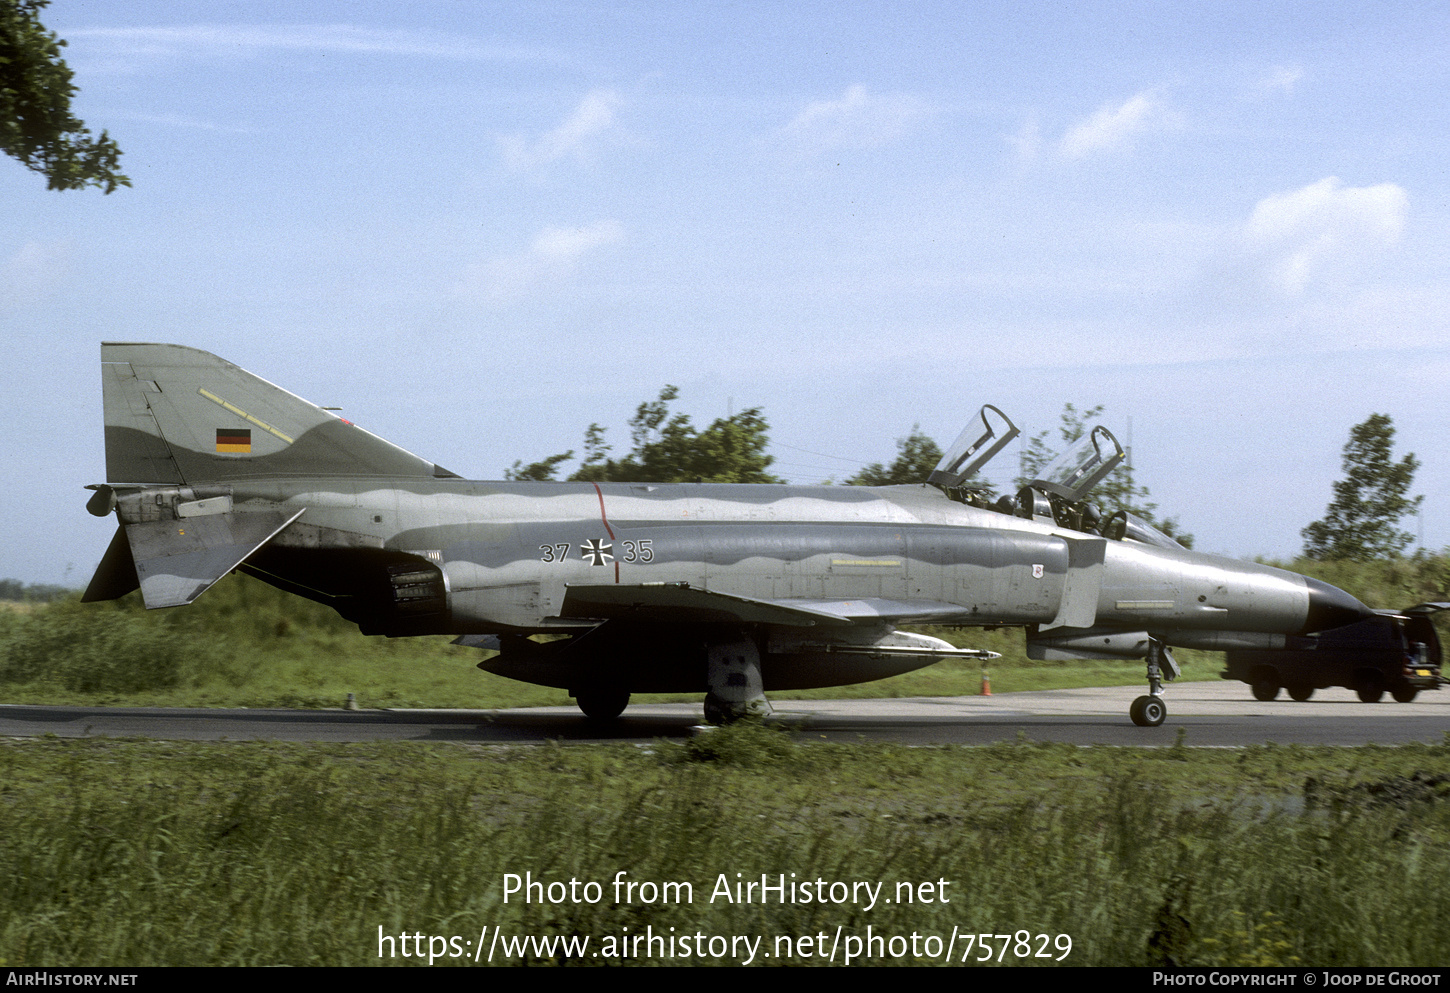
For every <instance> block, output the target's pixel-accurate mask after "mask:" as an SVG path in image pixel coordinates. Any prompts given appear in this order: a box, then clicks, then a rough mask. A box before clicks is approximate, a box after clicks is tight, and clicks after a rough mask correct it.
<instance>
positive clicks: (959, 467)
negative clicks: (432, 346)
mask: <svg viewBox="0 0 1450 993" xmlns="http://www.w3.org/2000/svg"><path fill="white" fill-rule="evenodd" d="M101 363H102V374H103V378H104V396H105V414H106V483H104V484H97V485H94V486H93V487H91V488H92V489H94V490H95V494H94V496H92V498H91V499H90V501H89V503H88V504H87V508H88V509H89V510H90V512H91V513H93V514H95V515H97V516H106V515H108V514H109V513H110V512H111V511H112V510H114V511H115V512H116V515H117V517H118V518H119V520H120V525H121V526H120V528H119V530H118V531H117V533H116V536H115V538H114V539H113V540H112V542H111V545H110V548H109V549H108V550H107V552H106V555H105V557H104V559H103V560H102V562H101V565H100V568H99V569H98V570H97V571H96V575H95V577H94V578H93V579H92V580H91V583H90V586H89V587H88V588H87V590H86V593H85V599H86V600H88V601H93V600H105V599H113V598H115V597H119V596H123V595H124V594H126V593H128V592H130V591H131V590H134V589H136V588H137V587H138V586H139V587H140V590H141V595H142V597H143V598H144V599H145V602H146V606H147V607H150V608H155V607H175V606H181V605H183V604H189V603H191V602H192V601H193V600H195V599H196V598H197V597H199V596H200V595H201V594H202V593H204V592H205V591H206V590H207V589H208V588H209V587H210V586H211V585H212V584H213V583H215V582H216V581H217V580H218V579H220V578H221V577H222V576H224V575H226V574H227V573H229V572H231V571H233V570H240V571H242V572H245V573H247V574H249V575H252V576H255V577H257V578H259V579H262V580H264V581H266V582H268V583H271V584H273V585H274V586H277V587H280V588H281V589H283V590H287V591H289V592H292V593H295V594H298V595H299V596H304V597H307V598H308V599H311V600H316V601H318V602H320V603H325V604H327V605H329V606H331V607H333V608H334V609H335V610H336V611H337V612H338V613H339V614H341V615H342V616H343V617H346V618H347V619H348V620H351V621H353V622H355V623H356V624H357V625H358V627H359V628H361V629H362V631H363V632H364V633H367V634H381V635H389V636H400V635H425V634H453V635H459V636H460V637H459V639H458V640H459V642H460V643H462V644H467V645H473V646H477V647H480V648H492V649H497V651H498V654H497V655H493V656H490V657H488V658H487V659H486V660H485V661H484V662H481V663H480V668H483V669H486V670H489V671H491V672H495V673H498V674H500V675H503V676H508V677H510V678H513V679H520V680H524V681H526V682H531V683H538V684H541V685H544V686H557V687H562V688H564V689H567V690H568V691H569V692H570V693H571V694H572V695H573V696H574V698H575V699H576V700H577V701H578V703H579V706H580V708H581V709H582V710H583V711H584V713H585V714H587V715H589V716H591V717H599V718H609V717H615V716H617V715H618V714H619V713H620V712H621V711H623V710H624V708H625V706H626V705H627V704H628V702H629V697H630V694H631V693H644V692H704V693H705V694H706V696H705V711H706V716H707V718H709V719H711V720H715V721H719V720H728V719H730V718H731V717H735V716H741V715H745V714H758V713H767V712H768V711H769V704H768V703H767V702H766V698H765V695H764V694H765V692H766V691H769V690H777V689H780V690H784V689H805V688H811V687H820V686H835V685H843V684H847V683H856V682H864V681H867V680H873V679H880V678H883V677H885V676H891V675H895V674H897V673H901V672H907V671H910V670H912V669H917V668H920V667H922V666H926V665H930V664H931V663H933V662H936V661H938V660H940V659H943V658H948V657H952V656H958V657H960V656H963V655H965V656H974V655H975V656H978V657H981V656H987V655H990V653H985V652H977V651H973V650H970V649H966V650H963V649H956V648H953V647H952V646H951V645H950V644H948V643H947V642H945V641H943V640H941V639H938V638H933V637H929V636H926V635H922V634H915V633H910V632H906V631H900V630H898V629H897V626H898V625H901V624H942V625H961V626H969V627H1001V626H1012V627H1022V628H1025V629H1026V636H1027V651H1028V654H1029V656H1031V657H1032V658H1037V659H1058V658H1145V659H1146V660H1147V667H1148V672H1147V678H1148V683H1149V693H1148V694H1147V695H1146V696H1141V697H1139V698H1138V699H1137V700H1136V701H1134V703H1133V705H1132V708H1131V715H1132V718H1133V720H1134V722H1135V723H1137V724H1140V725H1146V726H1152V725H1157V724H1161V723H1162V722H1163V719H1164V717H1165V716H1166V714H1167V709H1166V707H1165V706H1164V703H1163V697H1162V681H1163V680H1164V679H1172V678H1173V677H1174V676H1176V675H1177V674H1178V669H1177V666H1176V665H1175V664H1174V661H1173V657H1172V654H1171V652H1170V647H1172V646H1182V647H1189V648H1203V649H1215V650H1223V649H1260V648H1276V647H1282V646H1283V645H1284V644H1285V640H1286V638H1287V637H1290V636H1296V635H1304V634H1309V633H1312V632H1316V631H1321V630H1326V629H1330V628H1334V627H1338V626H1340V625H1344V624H1348V623H1353V622H1355V621H1359V620H1361V619H1364V618H1367V617H1370V616H1372V612H1371V611H1370V610H1369V609H1368V608H1367V607H1365V605H1364V604H1362V603H1360V602H1359V601H1358V600H1356V599H1354V598H1353V597H1351V596H1349V595H1348V594H1347V593H1344V592H1343V591H1341V590H1339V589H1336V588H1335V587H1333V586H1329V585H1327V584H1325V583H1322V582H1319V581H1317V580H1313V579H1307V578H1305V577H1302V576H1298V575H1295V574H1294V573H1291V572H1285V571H1283V570H1280V569H1272V568H1269V567H1267V566H1262V565H1255V564H1252V563H1246V562H1239V561H1235V560H1233V559H1227V558H1220V557H1216V556H1212V555H1203V554H1200V553H1197V552H1192V551H1189V550H1188V549H1186V548H1183V547H1182V546H1181V545H1179V544H1177V543H1176V542H1174V541H1173V540H1172V539H1171V538H1168V537H1167V536H1165V535H1163V534H1161V533H1159V532H1158V531H1156V530H1154V529H1153V528H1152V527H1150V526H1148V525H1147V524H1146V523H1145V522H1143V521H1140V520H1137V519H1135V518H1133V517H1131V516H1127V515H1125V514H1122V513H1119V514H1117V515H1115V516H1113V517H1110V518H1107V519H1101V518H1100V517H1099V515H1098V513H1097V512H1096V510H1095V508H1094V507H1093V506H1092V505H1091V504H1090V503H1088V502H1087V499H1086V497H1087V493H1088V491H1089V490H1090V489H1091V488H1092V487H1093V486H1094V485H1095V484H1096V483H1097V482H1099V481H1100V480H1101V479H1102V478H1103V477H1104V476H1106V475H1107V473H1109V472H1111V471H1112V469H1113V468H1114V467H1115V466H1116V465H1117V464H1118V463H1119V462H1120V461H1122V458H1123V453H1122V450H1121V449H1120V448H1119V446H1118V443H1117V441H1116V440H1115V439H1114V438H1113V436H1112V435H1111V434H1110V433H1109V432H1108V431H1107V430H1106V429H1104V428H1101V427H1099V428H1096V429H1095V430H1093V431H1092V432H1091V433H1090V434H1089V435H1087V436H1086V437H1084V438H1083V439H1082V441H1081V443H1080V444H1079V445H1078V446H1076V447H1074V448H1072V449H1070V450H1069V451H1068V452H1066V453H1065V454H1064V455H1063V457H1062V458H1061V459H1059V460H1058V461H1057V462H1056V463H1055V464H1054V465H1053V466H1051V467H1049V468H1048V469H1047V470H1046V471H1044V473H1043V477H1042V478H1041V479H1038V480H1034V481H1033V482H1032V484H1031V485H1030V486H1027V487H1024V488H1023V489H1022V490H1021V492H1020V493H1019V494H1018V496H1017V498H1016V500H1015V501H1013V500H1011V499H1007V498H1004V499H1003V500H1001V501H999V502H998V503H996V504H993V505H988V504H987V503H986V501H985V498H982V497H979V496H977V495H976V494H975V493H974V492H973V491H972V490H971V489H970V488H969V487H968V483H969V482H970V480H971V477H972V475H973V474H974V473H975V472H976V471H977V470H978V469H980V468H981V467H982V466H983V465H985V464H986V462H987V460H988V459H990V458H991V457H992V456H993V455H995V454H996V453H997V452H999V451H1000V450H1001V449H1002V448H1003V447H1004V446H1005V445H1006V444H1007V443H1008V442H1009V441H1011V440H1012V438H1013V437H1014V436H1015V435H1016V434H1017V428H1016V427H1015V426H1013V425H1012V423H1011V422H1010V421H1009V420H1008V419H1007V418H1006V416H1005V415H1004V414H1002V413H1001V412H1000V411H999V410H997V409H996V408H995V407H991V406H988V407H983V408H982V410H981V412H980V414H979V415H978V419H974V420H973V422H972V424H971V425H969V427H968V428H967V430H966V431H964V432H963V434H962V436H961V437H960V438H959V439H958V440H957V441H956V443H955V444H954V445H953V446H952V448H951V450H950V451H948V452H947V454H946V456H945V457H944V458H943V459H942V462H941V464H940V465H939V466H938V467H937V469H936V471H935V472H933V473H932V475H931V478H930V481H929V483H928V484H923V485H914V486H886V487H858V486H773V485H725V484H704V483H695V484H690V483H683V484H660V485H656V484H630V483H534V482H472V481H469V480H465V479H462V478H460V477H459V476H457V475H455V474H454V473H451V472H449V471H447V470H446V469H443V468H442V467H440V466H437V465H435V464H433V463H432V462H429V461H427V460H425V459H421V458H419V457H417V456H416V455H412V454H410V453H408V452H406V451H403V450H402V449H400V448H398V447H396V446H394V445H391V444H389V443H388V442H386V441H383V440H382V439H381V438H378V437H376V436H375V435H372V434H370V433H368V432H367V431H364V430H363V429H362V428H360V427H357V426H356V425H354V424H352V423H350V422H348V421H346V420H344V419H343V418H341V417H339V416H337V415H336V414H333V413H331V412H329V411H327V410H323V409H322V408H319V407H316V406H313V405H312V404H310V403H308V402H306V401H305V400H302V399H300V398H298V397H296V396H293V395H292V394H291V393H288V392H286V391H285V390H282V389H279V388H278V387H276V386H273V385H272V384H271V383H268V382H265V381H264V380H262V379H259V378H257V377H256V376H253V375H251V374H250V373H247V372H244V371H243V370H242V369H240V368H238V367H237V366H234V365H232V364H231V363H229V362H225V361H223V360H221V359H219V358H217V357H216V356H214V355H210V354H208V353H206V352H202V351H198V350H196V349H192V348H184V347H182V346H180V345H153V344H106V345H102V346H101ZM978 420H979V421H980V424H979V423H978ZM538 634H552V635H561V636H563V637H559V638H555V639H552V640H548V641H544V642H540V641H535V640H533V639H531V638H530V637H529V636H530V635H538Z"/></svg>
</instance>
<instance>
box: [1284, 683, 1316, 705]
mask: <svg viewBox="0 0 1450 993" xmlns="http://www.w3.org/2000/svg"><path fill="white" fill-rule="evenodd" d="M1313 695H1314V687H1312V686H1305V685H1303V684H1302V683H1301V684H1295V685H1291V686H1290V687H1289V697H1290V698H1291V699H1294V700H1298V701H1299V702H1300V703H1303V702H1304V701H1305V700H1308V699H1309V698H1310V697H1311V696H1313Z"/></svg>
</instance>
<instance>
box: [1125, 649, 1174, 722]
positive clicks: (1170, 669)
mask: <svg viewBox="0 0 1450 993" xmlns="http://www.w3.org/2000/svg"><path fill="white" fill-rule="evenodd" d="M1165 671H1166V675H1165ZM1182 674H1183V671H1182V670H1181V669H1179V668H1178V663H1177V662H1175V661H1174V660H1173V653H1172V652H1171V651H1169V650H1168V646H1167V645H1165V644H1163V642H1161V641H1159V640H1158V639H1157V638H1153V639H1152V640H1151V641H1150V642H1149V646H1148V695H1147V696H1140V697H1138V699H1136V700H1134V701H1133V705H1132V706H1131V707H1129V708H1128V716H1129V717H1131V718H1132V719H1133V723H1134V724H1136V725H1138V726H1139V727H1142V728H1155V727H1157V726H1158V725H1160V724H1162V723H1163V721H1164V719H1165V718H1167V716H1168V705H1167V704H1165V703H1164V702H1163V680H1164V679H1167V680H1168V681H1169V682H1172V681H1173V680H1175V679H1177V678H1178V677H1179V676H1181V675H1182Z"/></svg>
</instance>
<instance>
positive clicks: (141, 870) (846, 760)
mask: <svg viewBox="0 0 1450 993" xmlns="http://www.w3.org/2000/svg"><path fill="white" fill-rule="evenodd" d="M1446 760H1447V753H1446V749H1445V748H1443V747H1441V748H1427V747H1412V748H1404V749H1372V750H1357V751H1356V750H1342V749H1340V750H1336V749H1286V748H1279V749H1275V748H1258V749H1249V750H1246V751H1243V752H1239V753H1225V752H1220V751H1216V750H1213V751H1204V750H1197V749H1188V748H1181V747H1180V748H1178V749H1176V750H1175V749H1161V750H1157V751H1156V752H1154V753H1151V754H1144V753H1134V752H1129V751H1125V750H1120V749H1102V748H1097V749H1074V748H1067V747H1063V746H1050V745H1048V746H1041V745H1025V744H1015V745H1014V744H1007V745H1001V746H993V747H989V748H983V749H907V748H900V747H892V746H880V747H877V746H851V747H843V746H830V745H811V746H805V745H801V744H798V743H796V742H794V741H791V740H789V739H788V738H786V737H785V736H784V735H783V734H782V733H781V732H777V731H773V730H770V729H764V728H759V727H753V726H749V725H746V726H739V727H734V728H730V729H726V730H723V731H719V732H714V733H712V734H711V735H708V736H706V737H705V738H703V739H698V740H696V741H694V742H691V743H689V744H686V745H673V744H668V743H656V744H654V745H652V746H650V747H649V748H646V749H640V748H634V747H629V746H617V747H615V746H611V747H606V748H589V749H584V748H578V749H570V748H563V747H559V746H546V747H543V748H513V749H511V748H481V747H465V746H432V747H430V746H420V745H415V744H408V743H395V744H386V745H368V746H293V745H263V744H240V743H234V744H188V745H161V744H145V743H115V742H111V743H106V742H94V741H65V742H63V741H50V742H37V743H32V744H16V743H9V744H3V745H0V773H3V782H4V783H5V784H6V786H5V787H4V789H3V792H0V801H3V802H0V860H3V864H4V865H5V866H6V867H7V871H6V872H5V873H3V874H0V959H3V960H4V962H5V964H7V965H24V964H52V965H74V964H108V965H199V964H208V965H210V964H294V965H333V964H351V965H362V964H377V963H378V962H379V958H378V946H377V936H378V933H379V932H378V929H379V928H380V927H381V928H382V931H383V933H385V934H391V935H398V934H400V933H404V932H406V933H409V934H412V933H422V934H425V935H429V934H437V935H458V936H462V937H463V938H466V939H472V938H474V937H475V936H477V935H478V934H479V932H480V930H481V929H482V928H483V927H484V926H488V927H503V928H504V929H505V931H507V932H508V933H511V934H552V935H580V936H583V935H588V936H590V937H591V939H592V941H593V942H594V944H593V945H592V946H591V947H593V948H595V949H598V948H599V947H600V945H599V944H598V943H599V942H600V941H602V940H604V939H605V938H606V937H608V936H611V935H612V936H615V937H616V938H617V937H618V936H620V935H623V934H625V933H626V932H625V929H626V928H628V929H629V931H628V933H629V934H639V933H641V931H643V930H645V929H647V928H653V929H654V931H655V932H656V933H670V932H669V929H670V928H675V929H676V931H675V932H673V933H675V934H685V933H691V934H693V933H696V932H703V933H704V934H706V935H711V934H721V935H762V936H764V937H765V939H766V945H765V947H766V948H769V947H771V943H772V942H773V940H774V938H775V937H776V936H780V935H790V936H801V935H807V934H811V935H814V934H820V933H827V934H834V933H835V931H836V929H837V927H838V926H839V927H841V928H844V929H845V933H846V934H855V935H862V934H864V933H865V929H866V927H867V926H868V925H869V926H871V927H872V928H873V929H874V930H875V932H876V933H877V934H882V933H885V934H902V935H907V934H910V933H911V932H913V931H915V932H917V933H919V934H922V935H927V934H934V935H938V936H942V937H945V936H946V935H948V934H950V933H951V931H952V929H953V928H957V929H958V930H959V931H960V932H961V933H969V932H970V933H984V932H990V933H992V934H1000V933H1007V932H1015V931H1017V930H1022V929H1025V930H1028V931H1030V932H1032V933H1033V934H1034V935H1035V934H1039V933H1042V934H1049V935H1058V934H1067V935H1070V936H1071V938H1072V942H1073V946H1072V947H1073V950H1072V952H1071V954H1070V956H1069V957H1068V958H1067V960H1066V961H1067V964H1073V965H1100V964H1107V965H1149V964H1155V963H1164V962H1176V963H1179V964H1223V965H1227V964H1247V963H1264V964H1314V965H1414V964H1420V965H1431V964H1443V962H1445V961H1446V960H1447V958H1450V928H1447V925H1450V898H1447V897H1446V895H1445V893H1444V887H1443V881H1444V879H1445V878H1447V874H1450V848H1447V846H1446V841H1447V840H1450V823H1447V806H1446V804H1445V803H1444V800H1445V796H1444V795H1443V793H1444V786H1443V782H1444V780H1443V778H1440V779H1437V776H1440V775H1441V774H1440V773H1438V772H1435V771H1434V770H1444V769H1445V767H1446ZM1346 770H1349V771H1346ZM1386 784H1392V785H1394V786H1395V788H1394V789H1388V790H1387V789H1386V788H1385V787H1386ZM1407 784H1410V785H1407ZM621 871H623V872H625V873H626V874H627V875H626V876H625V877H624V878H626V879H628V880H633V881H637V882H644V881H653V882H656V883H663V882H667V881H673V882H688V883H690V884H692V886H693V897H694V899H693V901H692V902H689V903H666V902H663V901H655V902H649V901H645V900H643V899H640V897H639V895H638V894H637V895H636V897H635V898H634V899H632V900H629V899H626V900H620V901H616V900H615V899H614V894H613V891H612V889H611V887H610V881H611V880H613V879H614V878H615V875H616V874H617V873H619V872H621ZM506 873H516V874H519V875H523V874H524V873H531V874H532V878H533V879H535V880H543V881H545V882H551V881H561V882H567V881H568V880H570V879H571V878H572V879H578V880H580V881H581V882H584V881H595V882H598V883H600V884H601V885H602V887H603V890H604V898H603V899H602V900H600V901H599V902H597V903H590V902H585V901H577V902H576V901H571V900H567V899H566V900H563V901H562V902H557V903H555V902H547V901H544V902H540V901H534V902H531V903H523V902H520V898H519V896H518V895H515V896H514V897H513V898H512V899H511V900H510V901H509V902H507V903H505V902H504V897H503V883H504V878H503V877H504V874H506ZM737 873H739V874H740V876H739V877H738V878H739V879H742V880H752V879H754V880H758V879H759V878H760V876H761V874H767V875H768V876H769V877H770V878H771V879H772V880H775V879H776V878H778V876H779V875H780V874H785V875H786V877H787V879H789V878H790V876H789V874H790V873H796V877H795V878H796V879H799V880H803V881H804V880H814V879H817V878H820V879H824V880H826V881H828V882H829V881H837V880H839V881H846V882H853V881H866V882H871V883H873V884H874V883H884V888H883V890H882V891H881V892H882V895H884V896H886V897H891V896H894V895H895V892H896V891H895V885H896V884H897V883H898V882H906V883H911V884H914V885H918V886H919V885H920V884H921V883H925V882H932V883H938V882H939V881H945V882H946V883H948V884H949V885H947V886H946V887H945V888H942V889H939V890H936V891H935V893H936V895H944V896H946V897H947V899H948V900H949V902H946V901H939V900H933V901H932V902H927V903H915V904H897V903H891V904H887V903H884V902H883V903H878V904H877V905H876V906H875V907H874V908H872V909H869V910H868V909H866V907H865V906H864V905H862V904H860V903H855V904H853V903H841V904H835V903H826V904H821V903H816V902H812V903H785V904H781V903H779V902H770V903H762V902H760V901H759V900H758V899H757V900H755V901H751V902H745V903H735V902H728V901H725V900H721V899H716V900H714V901H713V902H712V901H711V900H710V894H711V891H712V889H713V888H714V886H715V884H716V882H717V880H718V879H719V878H720V877H721V876H722V874H723V875H724V877H725V878H726V880H727V882H731V883H733V882H734V881H735V880H736V879H737V876H736V874H737ZM918 892H919V891H918ZM961 950H962V949H961V948H960V947H959V948H958V952H959V953H960V952H961ZM656 958H658V957H656ZM384 961H387V962H391V964H416V962H417V960H416V959H403V958H401V957H398V958H394V959H387V960H384ZM514 961H515V962H517V959H515V960H514ZM666 961H668V959H666ZM838 961H839V958H838ZM912 961H914V960H913V959H911V958H910V957H909V956H908V957H904V958H892V957H890V956H885V957H880V956H878V957H875V958H873V959H871V964H893V963H895V964H907V963H910V962H912ZM1007 961H1008V962H1009V963H1015V962H1016V960H1015V959H1014V958H1013V956H1012V955H1011V954H1010V953H1009V955H1008V956H1007ZM449 963H450V960H449V959H440V960H439V964H449Z"/></svg>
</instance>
